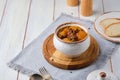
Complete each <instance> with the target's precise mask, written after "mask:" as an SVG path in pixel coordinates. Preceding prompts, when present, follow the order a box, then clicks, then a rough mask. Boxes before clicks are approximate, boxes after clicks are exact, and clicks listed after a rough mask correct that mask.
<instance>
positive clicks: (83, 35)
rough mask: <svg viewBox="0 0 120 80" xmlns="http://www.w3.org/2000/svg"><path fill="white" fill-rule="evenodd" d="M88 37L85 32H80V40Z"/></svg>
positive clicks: (78, 35)
mask: <svg viewBox="0 0 120 80" xmlns="http://www.w3.org/2000/svg"><path fill="white" fill-rule="evenodd" d="M86 36H87V34H86V32H85V31H79V32H78V33H77V37H78V40H82V39H84V38H85V37H86Z"/></svg>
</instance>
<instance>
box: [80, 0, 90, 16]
mask: <svg viewBox="0 0 120 80" xmlns="http://www.w3.org/2000/svg"><path fill="white" fill-rule="evenodd" d="M80 9H81V10H80V11H81V15H83V16H91V15H92V0H81V8H80Z"/></svg>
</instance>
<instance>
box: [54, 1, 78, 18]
mask: <svg viewBox="0 0 120 80" xmlns="http://www.w3.org/2000/svg"><path fill="white" fill-rule="evenodd" d="M66 1H67V0H55V15H54V16H55V19H56V18H57V17H58V16H60V14H61V13H66V14H69V15H73V16H77V17H78V15H79V14H78V7H79V6H75V7H71V6H68V5H67V2H66Z"/></svg>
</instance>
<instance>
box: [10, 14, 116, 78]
mask: <svg viewBox="0 0 120 80" xmlns="http://www.w3.org/2000/svg"><path fill="white" fill-rule="evenodd" d="M70 21H73V22H79V23H81V24H82V25H85V26H86V28H88V29H89V32H90V34H91V35H92V36H93V37H94V38H95V39H96V40H97V42H98V44H99V46H100V55H99V57H98V59H97V60H96V61H95V62H94V63H93V64H91V65H90V66H88V67H86V68H83V69H79V70H63V69H59V68H56V67H54V66H52V65H51V64H49V63H48V62H47V61H46V60H45V59H44V56H43V55H42V45H43V42H44V40H45V39H46V38H47V37H48V36H49V35H50V34H51V33H54V31H55V28H56V27H57V26H58V25H60V24H61V23H64V22H70ZM93 24H94V23H93V22H91V21H86V20H82V19H79V18H76V17H72V16H70V15H66V14H61V15H60V17H59V18H58V19H56V21H54V22H53V23H52V24H51V25H50V26H48V27H47V29H46V30H45V31H43V32H42V33H41V34H40V35H39V36H38V37H37V38H36V39H35V40H34V41H33V42H32V43H31V44H29V45H28V46H27V47H26V48H24V49H23V51H21V52H20V53H19V55H17V56H16V57H15V58H14V59H13V60H11V61H10V62H9V63H8V66H9V67H10V68H13V69H14V70H20V71H21V72H22V73H23V74H26V75H31V74H33V73H39V71H38V70H39V68H40V67H41V66H45V67H46V68H47V69H48V71H49V72H50V73H51V75H52V76H53V77H55V78H56V79H58V80H85V79H86V76H87V75H88V74H89V73H90V72H91V71H93V70H96V69H100V68H102V67H103V66H104V64H105V63H106V62H107V60H108V59H109V57H110V56H111V55H112V54H113V52H114V49H115V47H116V44H115V43H112V42H110V41H107V40H105V39H103V38H102V37H101V36H99V35H98V34H97V33H96V32H95V30H94V25H93Z"/></svg>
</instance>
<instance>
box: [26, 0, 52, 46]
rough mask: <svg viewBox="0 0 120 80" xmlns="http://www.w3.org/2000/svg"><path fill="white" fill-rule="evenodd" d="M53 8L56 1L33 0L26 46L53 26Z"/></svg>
mask: <svg viewBox="0 0 120 80" xmlns="http://www.w3.org/2000/svg"><path fill="white" fill-rule="evenodd" d="M47 3H49V4H47ZM46 4H47V5H46ZM48 6H49V8H48ZM53 6H54V0H47V1H46V0H33V2H32V6H31V12H30V18H29V22H28V30H27V34H26V40H25V46H27V45H28V44H29V43H30V42H31V41H32V40H34V39H35V38H36V37H37V36H38V35H40V33H41V32H42V31H43V30H44V29H45V28H47V27H48V25H50V24H51V22H52V21H53Z"/></svg>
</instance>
